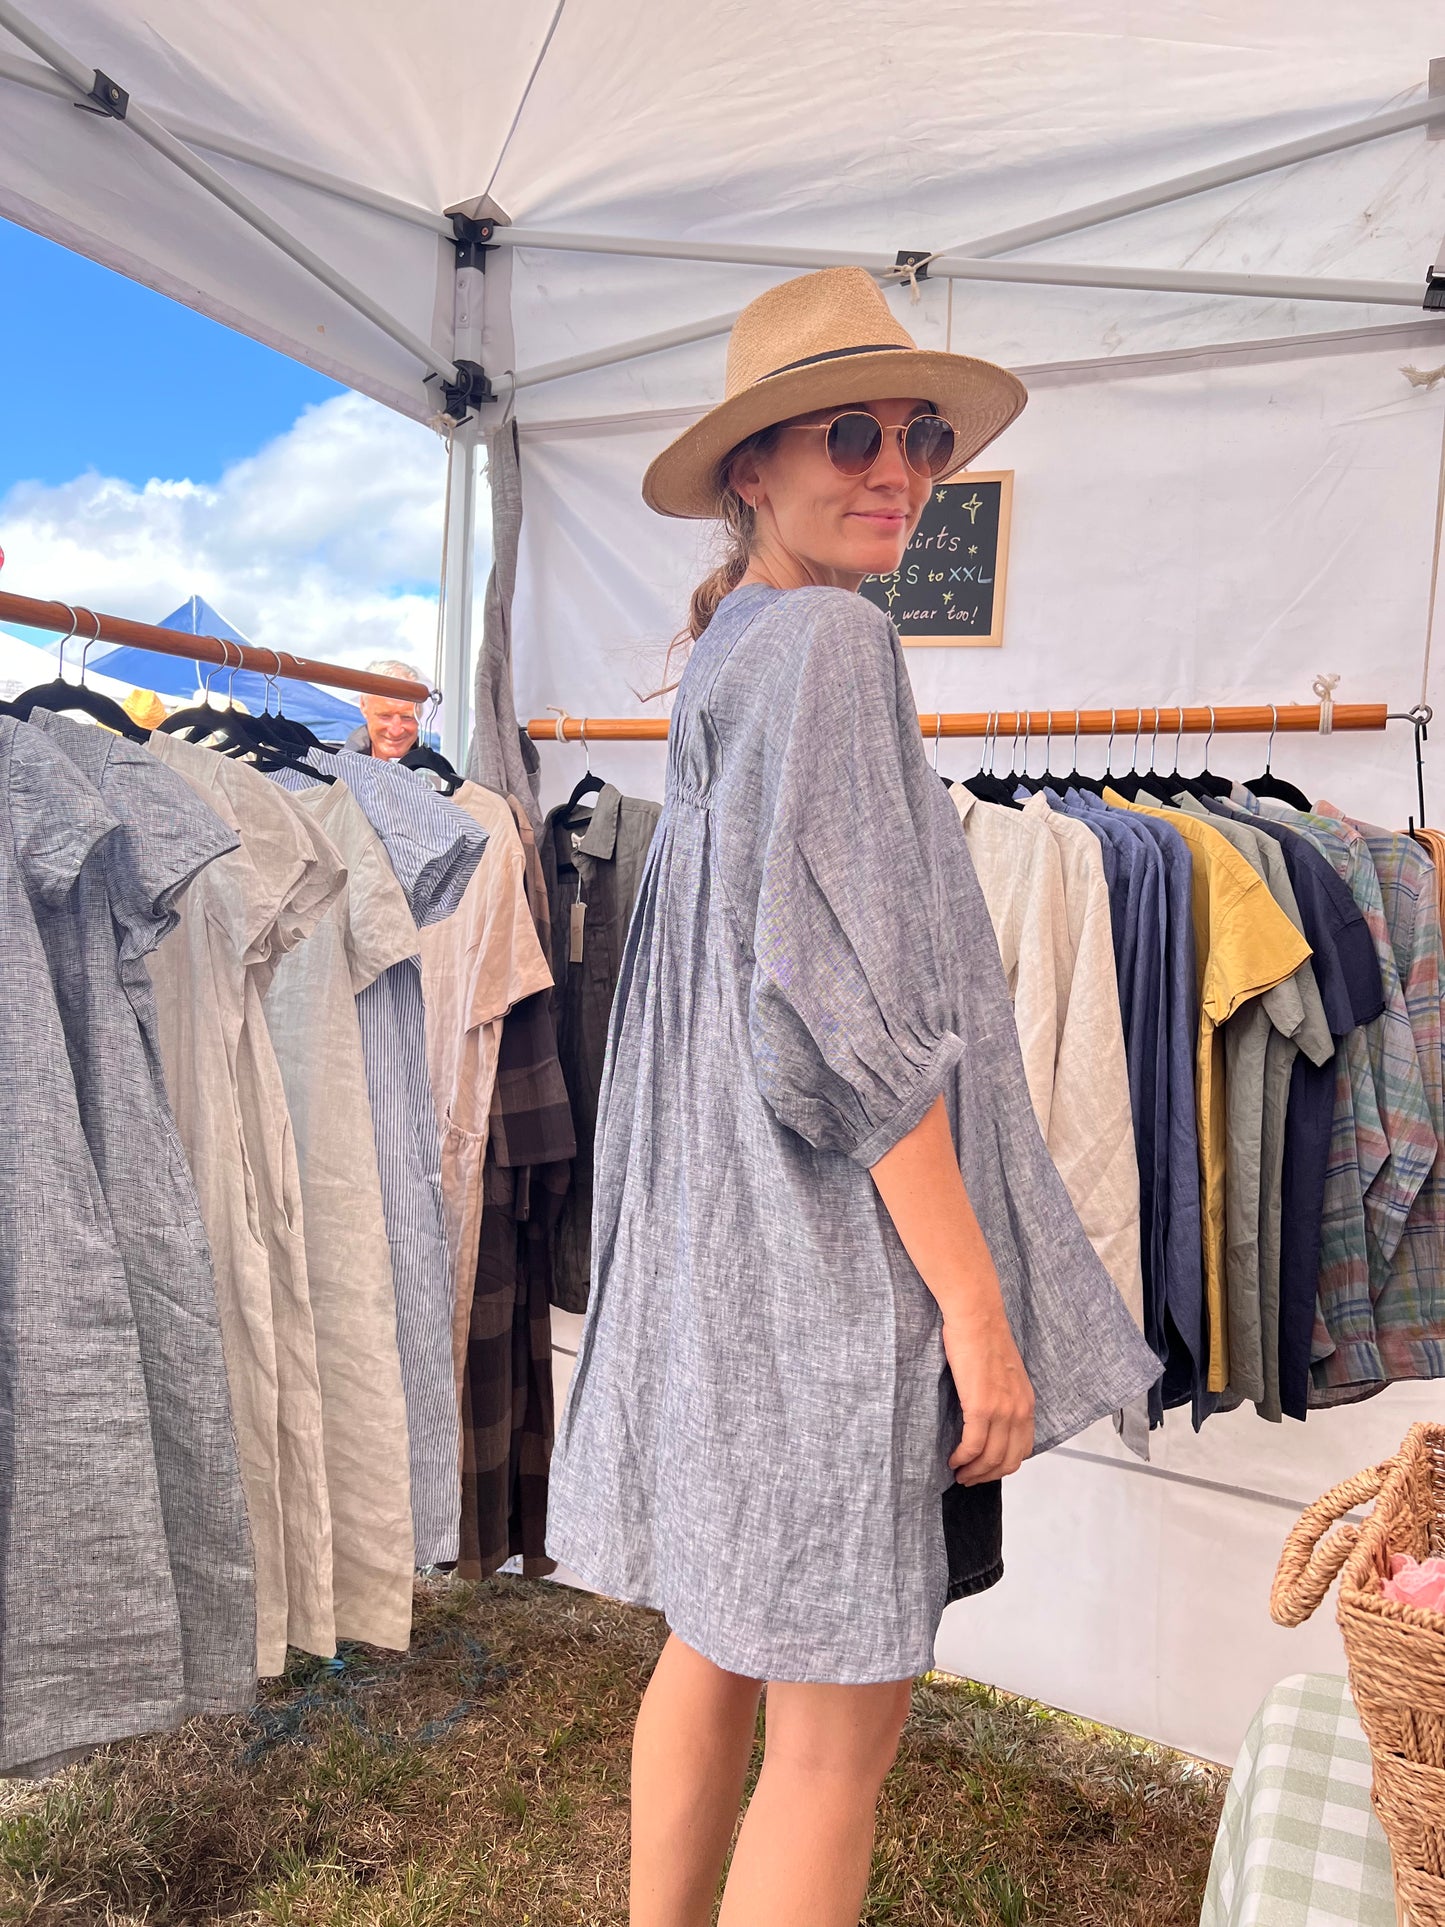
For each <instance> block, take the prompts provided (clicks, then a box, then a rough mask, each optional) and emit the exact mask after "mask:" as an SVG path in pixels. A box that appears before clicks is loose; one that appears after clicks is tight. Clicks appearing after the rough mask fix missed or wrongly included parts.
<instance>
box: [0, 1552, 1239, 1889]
mask: <svg viewBox="0 0 1445 1927" xmlns="http://www.w3.org/2000/svg"><path fill="white" fill-rule="evenodd" d="M662 1636H663V1630H662V1627H661V1624H660V1622H659V1620H658V1619H657V1618H656V1616H655V1615H653V1614H650V1613H644V1612H637V1611H633V1610H629V1609H628V1608H625V1607H620V1606H612V1605H608V1604H606V1603H605V1602H602V1601H600V1600H596V1599H593V1598H591V1597H589V1596H587V1595H585V1594H580V1593H573V1592H569V1591H567V1590H565V1589H563V1588H561V1587H557V1586H551V1585H546V1584H528V1583H526V1582H523V1581H519V1580H494V1581H491V1582H489V1583H488V1584H486V1585H483V1586H475V1587H472V1586H462V1585H455V1584H452V1585H441V1586H437V1587H433V1588H428V1589H426V1590H422V1591H419V1593H418V1617H417V1632H416V1638H415V1641H414V1644H413V1648H412V1651H411V1653H410V1654H408V1655H407V1656H406V1657H405V1658H398V1657H397V1656H395V1655H389V1654H382V1653H377V1652H374V1651H371V1650H370V1649H367V1648H351V1649H349V1651H348V1653H347V1655H346V1663H345V1664H344V1666H341V1667H339V1668H338V1667H335V1666H331V1667H328V1666H326V1665H324V1664H322V1663H320V1662H317V1661H311V1660H302V1661H298V1663H297V1665H296V1666H295V1667H294V1668H293V1670H292V1671H291V1672H290V1673H289V1674H288V1675H287V1677H286V1679H285V1680H283V1681H280V1682H278V1683H277V1684H276V1685H275V1686H274V1687H273V1688H272V1689H270V1690H269V1691H268V1693H267V1694H266V1696H265V1698H264V1699H263V1700H262V1702H261V1704H260V1705H259V1706H258V1708H257V1709H256V1711H255V1712H254V1713H253V1714H252V1715H251V1716H250V1717H249V1718H248V1719H245V1720H197V1721H194V1722H192V1724H191V1725H190V1726H188V1727H187V1728H185V1729H184V1731H183V1732H181V1733H180V1734H173V1735H169V1736H165V1737H162V1738H157V1739H154V1740H140V1741H133V1742H131V1743H129V1744H127V1745H123V1746H115V1747H111V1748H109V1749H107V1750H106V1751H105V1752H103V1753H101V1754H98V1755H97V1756H96V1757H95V1758H94V1759H92V1760H91V1761H89V1762H88V1763H87V1764H85V1765H84V1766H81V1767H76V1768H72V1769H71V1770H70V1771H69V1772H67V1773H65V1774H63V1775H61V1776H60V1777H59V1778H58V1779H56V1780H53V1781H50V1782H48V1783H46V1784H44V1785H42V1786H38V1787H26V1786H16V1787H14V1788H13V1790H11V1791H9V1792H8V1793H6V1794H5V1795H3V1796H0V1922H3V1923H6V1927H62V1923H63V1924H64V1927H140V1924H141V1923H144V1924H145V1927H182V1923H184V1924H185V1927H202V1924H203V1923H204V1924H206V1927H218V1924H219V1923H226V1927H242V1923H244V1924H245V1927H454V1924H455V1927H461V1924H462V1923H465V1924H466V1927H622V1923H624V1922H625V1921H626V1918H627V1907H626V1855H627V1844H626V1842H627V1776H628V1746H629V1741H630V1736H631V1725H632V1719H633V1716H634V1714H635V1712H636V1708H637V1701H638V1696H639V1694H640V1692H641V1689H642V1687H643V1685H644V1683H645V1681H646V1679H647V1676H648V1673H649V1671H650V1670H651V1667H652V1664H653V1661H654V1660H655V1658H656V1656H657V1653H658V1651H659V1649H660V1646H661V1641H662ZM1222 1792H1223V1776H1222V1775H1221V1774H1219V1773H1217V1772H1215V1771H1214V1770H1213V1769H1209V1768H1201V1767H1198V1766H1197V1765H1195V1764H1193V1763H1191V1762H1187V1761H1184V1760H1181V1759H1179V1758H1178V1757H1177V1756H1174V1755H1171V1754H1168V1753H1164V1752H1161V1751H1159V1750H1157V1749H1152V1748H1144V1747H1140V1746H1139V1745H1137V1744H1135V1743H1133V1742H1127V1741H1124V1740H1122V1739H1120V1738H1119V1737H1118V1736H1114V1735H1108V1734H1104V1733H1102V1732H1100V1731H1099V1730H1097V1729H1093V1728H1090V1727H1087V1726H1085V1725H1084V1724H1083V1723H1082V1722H1079V1721H1074V1720H1069V1719H1065V1718H1062V1717H1060V1716H1058V1715H1053V1714H1049V1713H1046V1712H1044V1711H1043V1710H1042V1709H1040V1708H1037V1707H1033V1706H1030V1705H1028V1704H1026V1703H1024V1702H1021V1701H1016V1700H1008V1699H1005V1698H1003V1697H1001V1696H998V1695H995V1694H991V1693H989V1692H987V1691H985V1690H983V1689H980V1688H977V1687H972V1686H966V1685H959V1684H957V1683H953V1682H945V1681H929V1682H927V1683H925V1684H922V1685H920V1686H919V1687H918V1689H917V1690H916V1693H915V1697H914V1711H913V1715H912V1718H911V1720H910V1722H909V1725H908V1728H907V1731H906V1733H905V1736H904V1742H903V1747H902V1751H901V1753H900V1756H899V1762H898V1765H897V1767H896V1768H895V1770H894V1773H893V1775H892V1777H891V1778H890V1780H889V1783H888V1786H887V1788H886V1790H885V1793H884V1799H883V1805H882V1809H881V1813H880V1824H879V1830H878V1849H877V1854H876V1857H875V1861H874V1872H873V1884H872V1887H871V1888H870V1894H869V1903H868V1908H867V1911H866V1913H865V1916H864V1923H863V1927H904V1923H906V1927H937V1924H941V1923H947V1924H948V1927H974V1924H975V1923H977V1927H985V1924H987V1927H995V1924H997V1927H1014V1924H1015V1923H1018V1924H1019V1927H1022V1924H1023V1923H1028V1924H1029V1927H1064V1923H1068V1927H1146V1923H1147V1927H1194V1923H1195V1922H1196V1921H1197V1920H1198V1917H1199V1900H1200V1895H1201V1894H1202V1891H1203V1886H1204V1876H1205V1871H1206V1868H1207V1864H1208V1856H1209V1844H1210V1841H1211V1839H1212V1837H1213V1833H1214V1827H1215V1824H1216V1821H1217V1817H1218V1810H1219V1803H1220V1799H1221V1798H1222Z"/></svg>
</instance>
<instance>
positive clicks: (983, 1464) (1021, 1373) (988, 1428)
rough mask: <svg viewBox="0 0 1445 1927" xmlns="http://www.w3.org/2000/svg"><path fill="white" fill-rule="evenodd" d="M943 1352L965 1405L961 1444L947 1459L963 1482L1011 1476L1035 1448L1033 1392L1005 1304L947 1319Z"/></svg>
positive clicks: (944, 1326) (960, 1482)
mask: <svg viewBox="0 0 1445 1927" xmlns="http://www.w3.org/2000/svg"><path fill="white" fill-rule="evenodd" d="M943 1350H944V1355H945V1356H946V1357H947V1359H948V1369H949V1370H950V1371H951V1372H952V1373H953V1382H954V1385H955V1387H956V1388H957V1391H958V1402H959V1404H960V1405H961V1406H962V1407H963V1442H962V1444H961V1445H960V1446H959V1448H958V1450H957V1451H956V1452H955V1453H954V1454H953V1456H952V1457H951V1458H950V1459H949V1461H948V1463H949V1464H950V1465H951V1466H952V1467H953V1470H954V1474H955V1476H956V1477H957V1480H958V1483H959V1484H960V1485H983V1484H985V1483H987V1481H988V1480H990V1479H1003V1478H1007V1477H1008V1475H1009V1473H1010V1472H1017V1471H1018V1469H1019V1467H1020V1466H1021V1465H1022V1464H1023V1462H1024V1460H1025V1459H1026V1458H1027V1457H1028V1456H1029V1454H1030V1452H1032V1451H1033V1449H1034V1391H1033V1387H1032V1386H1031V1385H1030V1384H1029V1379H1028V1373H1027V1372H1026V1371H1025V1370H1024V1362H1023V1360H1022V1359H1021V1358H1020V1357H1019V1352H1018V1346H1017V1345H1015V1343H1014V1339H1013V1333H1012V1332H1011V1331H1010V1330H1009V1323H1008V1319H1007V1318H1006V1317H1005V1315H1004V1311H1003V1307H1002V1305H1001V1304H1000V1306H999V1308H998V1311H997V1312H996V1313H984V1314H983V1315H981V1316H978V1317H968V1316H964V1317H962V1318H959V1319H956V1320H953V1321H950V1320H948V1319H945V1320H944V1325H943Z"/></svg>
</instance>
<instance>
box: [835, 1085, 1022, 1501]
mask: <svg viewBox="0 0 1445 1927" xmlns="http://www.w3.org/2000/svg"><path fill="white" fill-rule="evenodd" d="M871 1175H872V1178H873V1182H874V1183H875V1184H876V1185H877V1187H878V1193H879V1196H880V1197H881V1198H882V1200H883V1203H884V1205H885V1206H886V1208H887V1211H888V1215H889V1217H890V1218H892V1220H893V1222H894V1224H895V1225H896V1227H897V1229H898V1235H899V1237H900V1238H901V1239H902V1240H903V1248H904V1250H905V1251H906V1252H907V1253H908V1255H909V1257H910V1258H911V1259H912V1260H913V1262H914V1264H915V1265H916V1266H917V1267H918V1271H919V1274H920V1276H921V1277H922V1279H923V1282H924V1284H925V1285H927V1287H928V1289H929V1290H930V1291H931V1292H932V1293H933V1296H934V1297H935V1298H936V1299H937V1300H938V1307H939V1310H940V1311H941V1312H942V1313H943V1349H944V1353H945V1355H946V1356H947V1359H948V1365H949V1370H950V1371H951V1372H952V1373H953V1382H954V1384H955V1386H956V1387H957V1388H958V1401H959V1404H960V1405H961V1406H962V1407H963V1443H962V1444H961V1445H960V1446H959V1448H958V1450H957V1451H956V1452H955V1453H954V1454H953V1456H952V1458H951V1459H950V1460H949V1464H950V1465H951V1466H952V1467H953V1468H954V1471H955V1472H956V1473H957V1475H958V1479H959V1483H960V1484H962V1485H981V1484H983V1483H984V1481H985V1480H988V1479H997V1478H1002V1477H1003V1476H1005V1475H1006V1474H1007V1473H1009V1472H1016V1471H1017V1470H1018V1468H1019V1466H1020V1465H1021V1464H1022V1463H1023V1461H1024V1460H1025V1459H1026V1458H1027V1457H1028V1455H1029V1453H1030V1452H1031V1451H1032V1450H1033V1443H1034V1394H1033V1388H1032V1386H1031V1385H1030V1384H1029V1380H1028V1374H1027V1373H1026V1372H1025V1370H1024V1364H1023V1360H1022V1359H1021V1358H1020V1357H1019V1353H1018V1347H1017V1346H1016V1345H1015V1344H1014V1340H1013V1333H1012V1332H1011V1331H1010V1330H1009V1323H1008V1317H1007V1315H1006V1313H1005V1311H1004V1308H1003V1296H1002V1293H1001V1292H1000V1291H999V1284H998V1273H997V1272H996V1271H995V1270H994V1267H993V1259H992V1258H990V1256H989V1253H988V1246H987V1245H986V1244H985V1243H984V1240H983V1233H982V1231H981V1230H980V1229H979V1224H978V1219H977V1218H976V1217H975V1216H974V1212H973V1206H972V1205H971V1204H970V1203H969V1201H968V1192H967V1191H966V1190H965V1188H964V1183H963V1173H962V1172H961V1171H960V1170H959V1168H958V1154H957V1152H956V1151H955V1150H954V1147H953V1135H952V1132H951V1131H950V1130H949V1126H948V1112H947V1110H946V1109H945V1108H944V1102H943V1099H942V1098H941V1097H939V1098H937V1099H935V1100H934V1104H933V1107H932V1109H931V1110H929V1111H928V1112H927V1113H926V1114H925V1116H924V1117H923V1118H922V1119H921V1120H920V1121H919V1123H917V1124H916V1125H915V1126H914V1127H913V1129H912V1130H911V1131H910V1132H909V1133H908V1135H907V1136H906V1137H903V1138H900V1139H899V1140H898V1142H897V1144H895V1145H894V1147H893V1149H892V1150H891V1151H889V1152H887V1153H886V1154H885V1155H884V1156H883V1157H881V1158H880V1159H879V1160H878V1162H877V1163H876V1164H875V1165H873V1166H872V1170H871Z"/></svg>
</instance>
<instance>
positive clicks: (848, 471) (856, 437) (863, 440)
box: [828, 414, 883, 475]
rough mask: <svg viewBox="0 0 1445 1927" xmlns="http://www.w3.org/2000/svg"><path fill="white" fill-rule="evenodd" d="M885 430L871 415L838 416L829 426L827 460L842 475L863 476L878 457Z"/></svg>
mask: <svg viewBox="0 0 1445 1927" xmlns="http://www.w3.org/2000/svg"><path fill="white" fill-rule="evenodd" d="M882 446H883V431H882V429H881V428H880V427H879V426H878V424H877V422H876V421H874V419H873V417H872V416H871V415H863V414H858V415H839V416H838V418H837V419H836V420H835V421H834V422H833V423H832V425H831V426H830V427H829V429H828V460H829V461H830V462H831V463H832V464H833V466H834V468H836V469H837V470H838V471H839V473H840V474H842V475H863V474H866V473H867V471H868V470H869V469H870V468H872V466H873V464H874V463H875V462H876V461H877V459H878V451H879V450H880V449H881V448H882Z"/></svg>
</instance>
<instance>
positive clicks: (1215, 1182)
mask: <svg viewBox="0 0 1445 1927" xmlns="http://www.w3.org/2000/svg"><path fill="white" fill-rule="evenodd" d="M1104 801H1105V802H1106V803H1108V804H1110V805H1111V807H1113V808H1114V809H1119V810H1132V811H1133V812H1135V814H1137V815H1140V816H1156V817H1158V818H1159V819H1160V820H1161V821H1162V822H1165V823H1168V824H1169V825H1170V827H1171V828H1172V829H1175V830H1177V831H1178V832H1179V834H1180V835H1181V836H1182V837H1183V838H1184V840H1185V842H1186V843H1187V844H1188V845H1189V854H1190V856H1191V858H1192V859H1193V861H1192V864H1191V869H1192V872H1193V901H1194V964H1195V975H1196V979H1197V983H1198V987H1199V1037H1198V1044H1197V1056H1196V1066H1197V1076H1196V1079H1195V1104H1196V1108H1197V1111H1198V1128H1199V1173H1200V1216H1201V1218H1202V1220H1203V1226H1204V1300H1205V1304H1206V1306H1207V1308H1208V1314H1209V1380H1208V1384H1209V1390H1210V1391H1211V1392H1222V1391H1223V1390H1224V1388H1225V1386H1226V1385H1227V1384H1228V1383H1229V1347H1228V1338H1227V1331H1226V1325H1225V1302H1224V1276H1225V1274H1224V1253H1225V1223H1224V1191H1225V1148H1224V1146H1225V1109H1224V1039H1223V1038H1222V1037H1221V1035H1220V1033H1219V1026H1220V1025H1221V1024H1222V1023H1224V1022H1225V1021H1226V1020H1227V1019H1228V1018H1230V1017H1232V1016H1233V1015H1234V1013H1235V1012H1236V1011H1237V1010H1238V1009H1239V1007H1240V1006H1241V1005H1242V1004H1244V1003H1247V1002H1248V1001H1249V999H1250V998H1251V997H1259V996H1262V995H1263V994H1264V992H1265V991H1267V990H1273V988H1274V986H1275V985H1276V984H1279V983H1283V982H1284V980H1285V978H1286V977H1292V976H1293V975H1294V973H1295V971H1296V970H1298V969H1299V967H1300V965H1301V964H1302V963H1304V961H1305V960H1306V958H1308V957H1309V956H1311V955H1312V954H1313V953H1312V952H1311V950H1310V947H1309V945H1308V943H1306V941H1305V939H1304V938H1303V937H1302V936H1301V935H1300V933H1299V931H1298V930H1296V929H1295V927H1294V925H1293V924H1292V923H1291V922H1290V920H1289V918H1288V917H1287V916H1286V915H1285V913H1284V911H1283V910H1281V909H1280V907H1279V905H1278V904H1277V903H1276V902H1275V900H1274V898H1273V896H1272V895H1271V894H1270V889H1269V885H1268V884H1267V883H1266V882H1265V880H1264V878H1263V877H1262V876H1260V875H1259V873H1258V871H1256V870H1255V869H1253V868H1252V867H1251V866H1250V865H1249V864H1248V863H1247V862H1246V861H1245V859H1244V858H1243V857H1242V856H1241V855H1240V853H1239V851H1238V850H1236V849H1235V848H1234V846H1233V845H1232V844H1231V843H1229V842H1228V841H1227V840H1226V838H1224V837H1222V836H1221V835H1220V834H1219V832H1218V830H1216V829H1215V828H1214V827H1213V826H1212V825H1211V824H1209V823H1205V822H1203V821H1201V819H1200V818H1198V817H1195V816H1189V815H1187V814H1185V813H1184V812H1183V811H1181V810H1170V809H1153V808H1151V807H1150V806H1149V805H1148V804H1145V803H1130V802H1127V801H1126V800H1125V799H1124V798H1123V797H1122V796H1120V795H1118V794H1117V793H1116V792H1115V791H1114V790H1110V789H1106V790H1105V791H1104Z"/></svg>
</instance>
